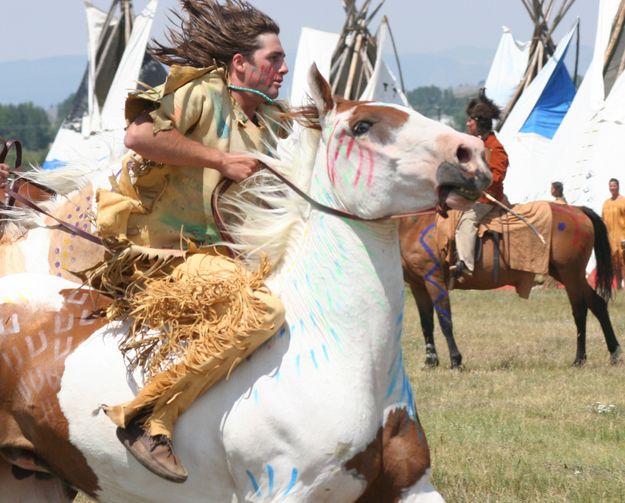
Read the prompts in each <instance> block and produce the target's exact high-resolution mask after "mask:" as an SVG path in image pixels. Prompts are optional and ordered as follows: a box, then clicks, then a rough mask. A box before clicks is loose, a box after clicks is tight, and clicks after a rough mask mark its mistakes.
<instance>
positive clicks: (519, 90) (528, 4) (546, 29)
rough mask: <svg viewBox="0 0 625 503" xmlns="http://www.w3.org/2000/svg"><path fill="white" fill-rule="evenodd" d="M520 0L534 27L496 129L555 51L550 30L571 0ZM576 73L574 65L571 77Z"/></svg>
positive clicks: (559, 21)
mask: <svg viewBox="0 0 625 503" xmlns="http://www.w3.org/2000/svg"><path fill="white" fill-rule="evenodd" d="M521 2H522V3H523V6H524V7H525V9H526V10H527V12H528V14H529V16H530V19H531V21H532V24H533V26H534V30H533V33H532V37H531V38H530V41H529V42H527V43H526V45H527V48H526V50H527V65H526V66H525V70H524V71H523V74H522V75H521V78H520V81H519V82H518V84H517V85H516V88H515V90H514V92H513V93H512V95H511V97H510V99H509V100H508V102H507V103H506V105H505V106H504V107H503V110H502V114H501V119H500V121H499V124H498V128H499V129H500V128H501V127H502V126H503V124H504V123H505V121H506V119H507V117H508V115H509V114H510V112H511V110H512V109H513V108H514V106H515V105H516V103H517V101H518V100H519V98H520V97H521V95H522V94H523V92H524V91H525V90H526V89H527V88H528V86H529V85H530V84H531V83H532V81H533V80H534V78H535V77H536V76H537V75H538V74H539V72H540V70H541V69H542V68H543V67H544V66H545V64H546V63H547V62H548V61H549V60H550V58H551V57H552V56H553V55H554V53H555V52H556V44H555V42H554V41H553V33H554V31H555V30H556V29H557V28H558V26H559V25H560V23H561V22H562V20H563V19H564V17H565V16H566V14H567V12H568V11H569V9H570V8H571V6H572V5H573V3H574V2H575V0H560V2H559V4H558V2H557V1H556V0H521ZM576 60H577V58H576ZM576 66H577V65H576ZM576 74H577V68H576V69H575V76H574V79H575V77H576ZM574 79H573V81H574Z"/></svg>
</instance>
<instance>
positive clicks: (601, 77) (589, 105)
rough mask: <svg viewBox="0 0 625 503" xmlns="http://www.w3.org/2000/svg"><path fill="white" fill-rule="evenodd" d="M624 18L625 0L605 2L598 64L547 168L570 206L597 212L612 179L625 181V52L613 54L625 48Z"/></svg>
mask: <svg viewBox="0 0 625 503" xmlns="http://www.w3.org/2000/svg"><path fill="white" fill-rule="evenodd" d="M624 18H625V0H600V3H599V16H598V22H597V34H596V38H595V48H594V53H593V59H592V61H591V63H590V67H589V68H588V71H587V72H586V75H585V77H584V80H583V82H582V84H581V86H580V88H579V90H578V92H577V95H576V97H575V100H574V101H573V104H572V105H571V108H570V110H569V112H568V114H567V115H566V117H565V118H564V121H563V122H562V124H561V126H560V129H559V130H558V131H557V133H556V135H555V136H554V138H553V142H552V148H551V150H550V155H549V156H548V157H547V158H546V159H545V164H544V165H545V167H547V166H549V167H550V168H551V169H553V170H554V174H553V179H554V180H559V181H562V182H563V184H564V190H565V195H566V197H567V200H568V201H569V202H570V203H572V204H578V205H586V206H590V207H591V208H593V209H594V210H595V211H600V210H601V206H602V203H603V201H604V200H605V199H607V198H608V197H609V193H608V181H609V179H610V178H612V177H615V178H619V176H620V177H621V178H624V177H623V175H622V173H623V167H622V162H621V161H620V160H619V159H618V152H619V151H620V150H621V145H622V143H623V139H624V138H625V72H623V67H625V60H624V59H623V58H624V56H623V50H622V49H621V50H620V52H619V51H615V50H614V48H618V47H621V48H623V47H625V30H623V19H624ZM616 61H618V64H616V65H615V64H614V62H616ZM615 66H616V72H614V71H613V70H612V69H613V68H614V67H615Z"/></svg>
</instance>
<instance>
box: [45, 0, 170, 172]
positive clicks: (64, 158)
mask: <svg viewBox="0 0 625 503" xmlns="http://www.w3.org/2000/svg"><path fill="white" fill-rule="evenodd" d="M157 6H158V0H150V1H149V2H148V4H147V5H146V7H145V8H144V9H143V11H142V12H141V13H140V14H139V15H138V16H137V17H136V18H135V17H133V15H132V12H131V2H130V1H129V0H113V2H112V4H111V8H110V9H109V11H108V12H105V11H102V10H100V9H98V8H97V7H95V6H94V5H93V4H91V3H90V2H89V1H86V2H85V9H86V14H87V27H88V48H87V56H88V64H87V71H86V72H85V76H84V77H83V81H82V83H81V85H80V87H79V88H78V91H77V93H76V97H75V99H74V103H73V106H72V109H71V111H70V113H69V115H68V117H67V118H66V119H65V121H64V122H63V124H62V125H61V128H60V129H59V131H58V132H57V135H56V138H55V140H54V143H53V144H52V147H51V148H50V151H49V153H48V156H47V158H46V160H45V162H44V164H43V168H44V169H54V168H56V167H59V166H63V165H65V164H67V163H69V162H80V163H93V162H97V161H99V160H101V159H106V158H110V157H111V156H113V157H118V156H119V155H121V153H122V152H123V151H124V150H125V149H124V146H123V137H124V127H125V121H124V111H123V110H124V100H125V97H126V95H127V94H128V92H129V91H132V90H135V89H136V88H137V84H138V82H144V83H146V84H148V85H157V84H159V83H162V82H163V81H164V79H165V76H166V73H165V70H164V68H163V67H162V65H160V64H159V63H157V62H156V61H155V60H154V59H152V58H151V57H150V56H149V55H148V54H147V53H146V46H147V43H148V37H149V33H150V29H151V27H152V22H153V20H154V15H155V13H156V8H157ZM118 10H119V15H116V14H115V13H116V12H117V11H118Z"/></svg>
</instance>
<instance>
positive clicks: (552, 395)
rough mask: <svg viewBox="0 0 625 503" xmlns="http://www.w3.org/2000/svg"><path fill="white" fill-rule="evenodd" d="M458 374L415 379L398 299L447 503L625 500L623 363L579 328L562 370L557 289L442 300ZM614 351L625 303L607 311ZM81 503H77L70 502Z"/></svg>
mask: <svg viewBox="0 0 625 503" xmlns="http://www.w3.org/2000/svg"><path fill="white" fill-rule="evenodd" d="M451 295H452V309H453V314H454V326H455V329H456V340H457V342H458V345H459V347H460V351H461V352H462V353H463V357H464V364H465V366H464V370H463V371H451V370H449V369H448V366H449V356H448V352H447V347H446V344H445V341H444V338H443V336H442V334H441V333H440V330H439V329H438V327H437V332H436V336H435V337H436V343H437V347H438V351H439V357H440V359H441V366H440V367H439V368H436V369H428V370H423V369H422V365H423V360H424V357H425V350H424V344H423V337H422V336H421V330H420V327H419V319H418V313H417V311H416V308H415V307H414V305H413V302H412V298H411V297H410V295H409V294H407V296H406V299H407V300H406V306H407V309H406V317H405V335H404V349H405V360H406V366H407V368H408V372H409V375H410V377H411V381H412V383H413V387H414V392H415V399H416V402H417V409H418V411H419V416H420V419H421V422H422V423H423V426H424V429H425V432H426V435H427V437H428V441H429V444H430V450H431V456H432V464H433V481H434V484H435V485H436V487H437V488H438V489H439V490H440V492H441V493H442V494H443V496H444V497H445V499H446V500H447V501H448V502H451V503H456V502H467V503H487V502H501V503H508V502H540V503H543V502H545V503H546V502H579V503H589V502H592V503H595V502H623V501H625V365H624V364H620V365H617V366H611V365H609V363H608V351H607V348H606V345H605V342H604V339H603V335H602V334H601V331H600V328H599V324H598V323H597V322H596V320H595V319H594V317H592V315H589V320H588V343H587V353H588V362H587V363H586V365H585V366H584V367H583V368H581V369H579V368H573V367H571V363H572V362H573V360H574V358H575V325H574V323H573V319H572V315H571V312H570V308H569V304H568V301H567V299H566V294H565V293H564V291H563V290H540V289H539V290H535V291H533V292H532V295H531V297H530V299H529V300H527V301H525V300H521V299H519V298H518V297H517V296H516V294H514V293H513V292H501V291H498V292H452V294H451ZM610 314H611V316H612V323H613V325H614V328H615V330H616V333H617V337H619V341H620V342H621V345H623V346H624V347H625V330H624V328H625V293H622V294H619V295H618V296H617V298H616V299H615V300H614V301H612V302H611V304H610ZM78 501H80V502H81V503H86V502H87V501H88V500H87V499H86V498H79V499H77V502H78Z"/></svg>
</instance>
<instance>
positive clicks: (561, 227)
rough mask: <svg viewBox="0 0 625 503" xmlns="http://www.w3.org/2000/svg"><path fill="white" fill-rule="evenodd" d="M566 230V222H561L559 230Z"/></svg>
mask: <svg viewBox="0 0 625 503" xmlns="http://www.w3.org/2000/svg"><path fill="white" fill-rule="evenodd" d="M564 229H566V224H565V223H564V222H560V223H559V224H558V230H559V231H563V230H564Z"/></svg>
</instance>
